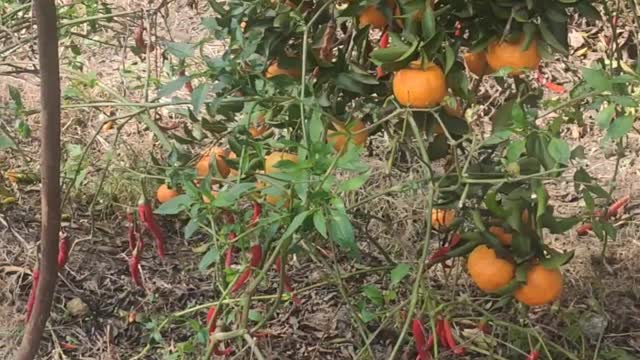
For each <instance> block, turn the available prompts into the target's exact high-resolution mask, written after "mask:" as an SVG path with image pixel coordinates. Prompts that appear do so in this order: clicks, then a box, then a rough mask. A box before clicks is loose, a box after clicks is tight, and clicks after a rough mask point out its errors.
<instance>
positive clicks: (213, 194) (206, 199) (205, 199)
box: [202, 190, 218, 204]
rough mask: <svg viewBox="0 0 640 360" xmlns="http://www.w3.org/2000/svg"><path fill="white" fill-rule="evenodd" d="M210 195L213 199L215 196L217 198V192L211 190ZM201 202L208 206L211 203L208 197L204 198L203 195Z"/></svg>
mask: <svg viewBox="0 0 640 360" xmlns="http://www.w3.org/2000/svg"><path fill="white" fill-rule="evenodd" d="M211 195H212V196H213V197H214V199H215V197H216V196H218V192H217V191H213V190H211ZM202 201H204V203H205V204H208V203H210V202H211V201H210V200H209V198H208V197H206V196H204V195H202Z"/></svg>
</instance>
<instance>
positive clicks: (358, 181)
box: [339, 171, 371, 192]
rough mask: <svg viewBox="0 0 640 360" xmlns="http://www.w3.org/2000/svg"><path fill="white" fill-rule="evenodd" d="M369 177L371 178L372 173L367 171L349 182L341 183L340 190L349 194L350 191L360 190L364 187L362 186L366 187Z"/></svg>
mask: <svg viewBox="0 0 640 360" xmlns="http://www.w3.org/2000/svg"><path fill="white" fill-rule="evenodd" d="M369 176H371V172H370V171H367V172H366V173H364V174H360V175H358V176H355V177H352V178H351V179H349V180H347V181H344V182H341V183H340V186H339V190H340V191H343V192H348V191H353V190H356V189H359V188H360V187H362V185H364V183H365V182H367V180H368V179H369Z"/></svg>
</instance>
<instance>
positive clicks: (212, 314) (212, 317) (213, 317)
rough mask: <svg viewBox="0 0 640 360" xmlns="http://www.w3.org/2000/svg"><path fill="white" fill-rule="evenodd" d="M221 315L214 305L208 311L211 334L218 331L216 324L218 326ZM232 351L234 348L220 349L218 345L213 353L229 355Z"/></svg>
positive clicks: (207, 324)
mask: <svg viewBox="0 0 640 360" xmlns="http://www.w3.org/2000/svg"><path fill="white" fill-rule="evenodd" d="M219 316H220V315H219V314H218V312H217V311H216V308H215V307H213V306H212V307H210V308H209V311H208V312H207V323H206V326H208V327H209V335H211V334H213V333H215V332H216V326H217V322H218V317H219ZM232 352H233V348H230V347H229V348H226V349H222V350H221V349H219V348H218V347H217V346H216V347H214V348H213V353H214V354H215V355H217V356H227V355H230V354H231V353H232Z"/></svg>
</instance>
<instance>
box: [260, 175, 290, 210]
mask: <svg viewBox="0 0 640 360" xmlns="http://www.w3.org/2000/svg"><path fill="white" fill-rule="evenodd" d="M268 186H270V185H268V184H266V183H265V182H264V181H260V180H258V181H257V182H256V189H257V190H263V189H266V188H267V187H268ZM280 199H282V196H281V195H268V194H267V195H265V200H266V201H267V202H268V203H269V204H271V205H274V206H275V205H278V204H279V203H280ZM290 204H291V199H289V201H286V202H285V203H284V207H285V208H288V207H289V205H290Z"/></svg>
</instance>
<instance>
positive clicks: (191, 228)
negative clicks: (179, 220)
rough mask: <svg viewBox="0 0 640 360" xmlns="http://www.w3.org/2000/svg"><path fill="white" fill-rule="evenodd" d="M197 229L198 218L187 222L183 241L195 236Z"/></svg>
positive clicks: (198, 226) (198, 225)
mask: <svg viewBox="0 0 640 360" xmlns="http://www.w3.org/2000/svg"><path fill="white" fill-rule="evenodd" d="M199 228H200V224H199V223H198V218H197V217H194V218H191V220H189V222H188V223H187V226H185V227H184V238H185V240H189V239H190V238H191V237H192V236H193V234H195V233H196V231H198V229H199Z"/></svg>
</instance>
